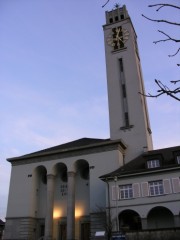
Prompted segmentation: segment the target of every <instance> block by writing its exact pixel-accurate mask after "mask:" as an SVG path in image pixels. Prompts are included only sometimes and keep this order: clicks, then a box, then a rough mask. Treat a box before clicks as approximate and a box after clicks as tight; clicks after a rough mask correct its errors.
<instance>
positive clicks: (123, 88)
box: [122, 84, 126, 98]
mask: <svg viewBox="0 0 180 240" xmlns="http://www.w3.org/2000/svg"><path fill="white" fill-rule="evenodd" d="M122 92H123V97H124V98H126V87H125V84H123V85H122Z"/></svg>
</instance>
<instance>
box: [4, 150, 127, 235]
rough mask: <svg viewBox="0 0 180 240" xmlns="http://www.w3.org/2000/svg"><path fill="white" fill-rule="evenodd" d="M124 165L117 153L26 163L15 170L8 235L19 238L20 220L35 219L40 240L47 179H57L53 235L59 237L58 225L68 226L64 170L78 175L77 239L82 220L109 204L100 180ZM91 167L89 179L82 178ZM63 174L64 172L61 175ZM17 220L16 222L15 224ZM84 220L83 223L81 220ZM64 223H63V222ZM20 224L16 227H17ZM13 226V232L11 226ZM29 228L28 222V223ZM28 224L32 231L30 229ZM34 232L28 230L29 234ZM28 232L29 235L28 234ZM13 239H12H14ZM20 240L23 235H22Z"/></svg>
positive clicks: (10, 193)
mask: <svg viewBox="0 0 180 240" xmlns="http://www.w3.org/2000/svg"><path fill="white" fill-rule="evenodd" d="M122 164H123V155H122V154H121V152H120V151H118V150H112V151H107V152H100V153H96V154H95V153H93V154H87V155H82V156H79V157H78V156H76V157H68V158H62V159H56V160H51V158H49V160H46V161H41V162H40V161H39V159H38V158H37V159H34V160H32V159H31V160H30V161H29V160H27V164H26V163H25V162H23V163H22V164H18V165H14V166H12V175H11V183H10V191H9V200H8V211H7V228H6V229H8V230H7V231H5V239H8V236H9V235H8V234H12V235H14V234H15V233H14V232H17V233H16V234H15V235H14V236H16V235H17V236H18V234H20V232H19V230H18V229H19V228H20V226H21V225H22V222H21V220H22V219H24V218H27V219H31V218H33V219H36V220H37V224H36V226H35V227H33V229H34V230H32V231H34V232H35V233H34V234H37V236H40V231H41V230H40V228H41V227H42V226H41V225H44V222H45V216H46V209H47V203H46V202H47V183H46V181H47V179H46V175H48V174H54V175H55V190H54V204H53V206H54V207H53V218H54V224H53V232H54V237H57V236H58V235H59V224H60V223H62V222H63V221H65V223H67V219H66V216H67V199H68V194H67V188H68V182H67V179H66V180H65V179H64V180H62V176H61V174H64V173H63V172H64V170H65V171H66V174H67V172H75V173H76V174H75V216H76V224H75V225H76V232H75V234H76V236H77V237H79V236H80V225H81V223H82V220H83V218H85V219H86V221H87V217H88V218H89V221H90V213H91V212H94V211H96V209H97V206H101V207H102V206H104V207H105V204H106V183H104V182H103V181H101V180H100V179H99V176H101V175H103V174H106V173H108V172H109V171H114V170H115V169H117V168H118V167H120V166H122ZM83 167H85V168H86V167H88V172H89V176H83V175H82V174H84V171H82V169H81V168H83ZM61 171H62V172H61ZM14 219H15V220H14ZM80 219H81V220H80ZM61 220H62V221H61ZM16 223H17V224H16ZM11 224H13V228H12V229H11V228H10V227H8V226H10V225H11ZM26 224H27V225H28V221H27V222H26ZM30 225H31V223H30V221H29V225H28V226H29V228H30ZM29 231H31V230H29V229H28V227H27V232H29ZM27 232H26V233H27ZM11 237H12V236H11ZM19 238H20V235H19Z"/></svg>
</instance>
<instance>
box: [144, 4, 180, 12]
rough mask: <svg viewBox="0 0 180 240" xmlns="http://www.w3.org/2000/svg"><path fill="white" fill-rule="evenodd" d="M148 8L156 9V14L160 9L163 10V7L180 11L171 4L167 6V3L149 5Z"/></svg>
mask: <svg viewBox="0 0 180 240" xmlns="http://www.w3.org/2000/svg"><path fill="white" fill-rule="evenodd" d="M148 7H158V8H157V9H156V11H157V12H158V11H159V10H160V9H161V8H163V7H173V8H177V9H180V7H179V6H176V5H173V4H167V3H158V4H153V5H149V6H148Z"/></svg>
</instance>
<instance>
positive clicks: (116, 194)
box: [112, 186, 119, 200]
mask: <svg viewBox="0 0 180 240" xmlns="http://www.w3.org/2000/svg"><path fill="white" fill-rule="evenodd" d="M118 199H119V192H118V186H112V200H118Z"/></svg>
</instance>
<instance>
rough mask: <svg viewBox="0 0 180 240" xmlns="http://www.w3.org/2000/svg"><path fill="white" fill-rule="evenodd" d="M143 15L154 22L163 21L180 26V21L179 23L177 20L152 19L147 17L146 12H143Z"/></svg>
mask: <svg viewBox="0 0 180 240" xmlns="http://www.w3.org/2000/svg"><path fill="white" fill-rule="evenodd" d="M142 16H143V17H144V18H146V19H148V20H150V21H152V22H158V23H160V22H163V23H168V24H172V25H176V26H180V23H177V22H170V21H167V20H164V19H152V18H149V17H146V16H145V15H144V14H142Z"/></svg>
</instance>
